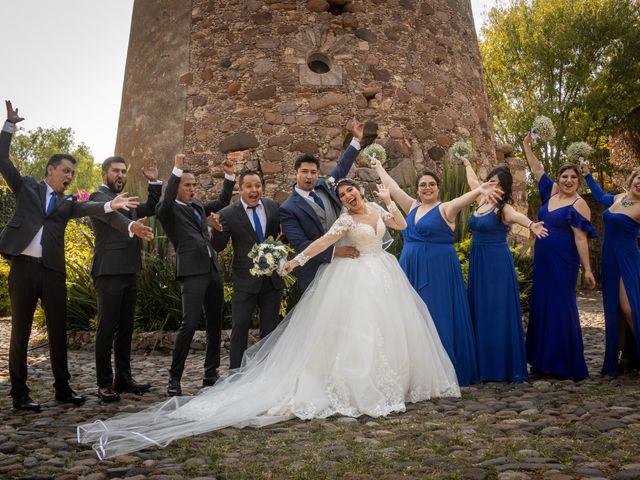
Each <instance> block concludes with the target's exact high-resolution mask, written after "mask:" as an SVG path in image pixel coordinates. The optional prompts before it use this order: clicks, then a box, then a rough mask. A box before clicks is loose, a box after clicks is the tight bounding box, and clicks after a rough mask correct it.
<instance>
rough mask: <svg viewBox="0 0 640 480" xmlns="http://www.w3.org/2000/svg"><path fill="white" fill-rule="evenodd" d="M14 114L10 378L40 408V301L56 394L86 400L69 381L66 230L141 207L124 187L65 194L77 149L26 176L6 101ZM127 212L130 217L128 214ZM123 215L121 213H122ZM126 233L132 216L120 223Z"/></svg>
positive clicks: (23, 405)
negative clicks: (40, 176)
mask: <svg viewBox="0 0 640 480" xmlns="http://www.w3.org/2000/svg"><path fill="white" fill-rule="evenodd" d="M6 105H7V121H6V122H5V124H4V126H3V128H2V133H0V173H1V174H2V176H3V177H4V179H5V181H6V182H7V185H9V188H11V190H12V191H13V194H14V195H15V196H16V210H15V212H14V214H13V217H12V218H11V220H10V221H9V223H7V226H6V227H5V228H4V230H2V233H0V254H2V255H3V256H4V257H6V258H8V259H9V260H10V262H11V270H10V273H9V296H10V298H11V340H10V346H9V378H10V379H11V396H12V397H13V408H14V409H16V410H31V411H40V405H39V404H38V403H37V402H35V401H33V400H32V399H31V397H30V396H29V387H27V349H28V345H29V337H30V335H31V326H32V324H33V313H34V312H35V309H36V305H37V303H38V300H40V302H41V304H42V308H43V310H44V314H45V317H46V323H47V336H48V338H49V352H50V356H51V369H52V370H53V377H54V379H55V382H54V384H53V386H54V388H55V391H56V394H55V398H56V400H58V401H59V402H62V403H72V404H74V405H80V404H82V403H84V401H85V397H83V396H82V395H78V394H76V393H75V392H74V391H73V390H72V389H71V387H70V386H69V380H70V379H71V375H70V374H69V369H68V365H67V328H66V320H67V286H66V283H65V280H66V272H65V259H64V231H65V229H66V227H67V223H68V222H69V220H70V219H72V218H77V217H82V216H85V215H104V214H105V213H107V214H109V215H112V214H113V213H110V212H112V210H117V209H120V208H124V209H125V210H128V209H129V208H135V207H137V206H138V202H137V201H136V198H135V197H130V198H127V196H126V194H121V195H118V196H117V197H115V198H114V199H113V200H111V201H110V202H107V203H98V202H78V201H76V199H75V198H74V197H73V195H64V191H65V190H66V189H67V188H68V187H69V185H70V184H71V182H72V180H73V177H74V176H75V164H76V160H75V158H73V157H72V156H71V155H67V154H56V155H53V156H52V157H51V158H50V159H49V162H48V163H47V167H46V172H45V179H44V181H41V182H38V181H37V180H35V179H34V178H32V177H26V176H25V177H23V176H22V175H20V172H19V171H18V170H17V169H16V167H15V166H14V165H13V163H11V160H10V159H9V147H10V145H11V136H12V133H13V131H14V130H15V127H16V123H18V122H21V121H22V120H23V118H21V117H20V116H19V115H18V109H17V108H16V109H15V110H13V107H12V106H11V102H9V101H7V102H6ZM122 218H124V217H122ZM116 220H117V217H116ZM115 224H118V228H119V229H120V230H121V231H124V232H126V231H127V226H128V222H115V223H114V225H115Z"/></svg>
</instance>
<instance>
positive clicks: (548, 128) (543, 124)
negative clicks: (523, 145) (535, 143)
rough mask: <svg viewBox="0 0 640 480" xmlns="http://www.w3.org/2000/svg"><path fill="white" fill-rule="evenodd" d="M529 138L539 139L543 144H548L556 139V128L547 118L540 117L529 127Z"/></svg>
mask: <svg viewBox="0 0 640 480" xmlns="http://www.w3.org/2000/svg"><path fill="white" fill-rule="evenodd" d="M531 138H533V139H534V140H537V139H540V140H542V141H543V142H550V141H551V140H553V139H554V138H556V127H554V126H553V122H552V121H551V119H550V118H549V117H545V116H543V115H540V116H539V117H536V118H535V120H534V121H533V125H532V126H531Z"/></svg>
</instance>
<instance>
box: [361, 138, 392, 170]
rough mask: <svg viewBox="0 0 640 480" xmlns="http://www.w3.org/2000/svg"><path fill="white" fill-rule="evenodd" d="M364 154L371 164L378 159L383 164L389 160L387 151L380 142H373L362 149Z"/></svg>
mask: <svg viewBox="0 0 640 480" xmlns="http://www.w3.org/2000/svg"><path fill="white" fill-rule="evenodd" d="M362 156H363V158H364V159H366V161H367V163H368V164H369V165H371V162H372V161H374V160H377V161H378V162H380V163H381V164H383V163H384V162H385V161H386V160H387V152H386V151H385V149H384V147H383V146H382V145H380V144H379V143H372V144H371V145H369V146H368V147H367V148H365V149H364V150H363V151H362Z"/></svg>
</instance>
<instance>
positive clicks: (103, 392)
mask: <svg viewBox="0 0 640 480" xmlns="http://www.w3.org/2000/svg"><path fill="white" fill-rule="evenodd" d="M98 398H99V399H100V400H102V401H103V402H106V403H110V402H117V401H118V400H120V395H118V393H117V392H114V391H113V388H111V387H99V388H98Z"/></svg>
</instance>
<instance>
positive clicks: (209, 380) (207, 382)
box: [202, 373, 220, 387]
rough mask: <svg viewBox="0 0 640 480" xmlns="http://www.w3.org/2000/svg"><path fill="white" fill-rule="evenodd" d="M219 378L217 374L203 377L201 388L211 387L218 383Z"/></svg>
mask: <svg viewBox="0 0 640 480" xmlns="http://www.w3.org/2000/svg"><path fill="white" fill-rule="evenodd" d="M219 378H220V375H218V374H217V373H216V375H215V376H214V377H204V378H203V379H202V386H203V387H213V385H214V384H215V383H216V382H217V381H218V379H219Z"/></svg>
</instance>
